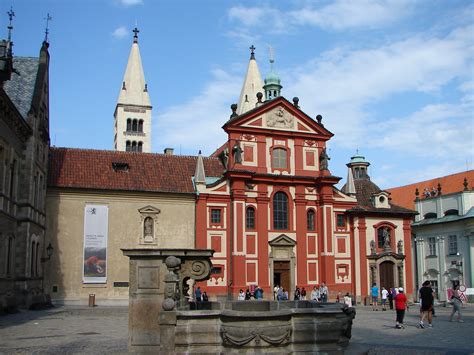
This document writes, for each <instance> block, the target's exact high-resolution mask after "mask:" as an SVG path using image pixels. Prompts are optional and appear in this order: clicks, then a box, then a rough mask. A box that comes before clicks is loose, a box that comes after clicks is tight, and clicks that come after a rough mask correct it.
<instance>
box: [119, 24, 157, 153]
mask: <svg viewBox="0 0 474 355" xmlns="http://www.w3.org/2000/svg"><path fill="white" fill-rule="evenodd" d="M133 32H134V36H133V43H132V48H131V50H130V55H129V56H128V63H127V68H126V69H125V74H124V76H123V81H122V85H121V87H120V93H119V97H118V100H117V106H116V108H115V113H114V117H115V139H114V144H115V149H116V150H121V151H133V152H151V110H152V106H151V102H150V96H149V95H148V87H147V84H146V82H145V75H144V74H143V67H142V60H141V57H140V49H139V47H138V32H139V30H138V29H137V28H136V27H135V29H134V30H133Z"/></svg>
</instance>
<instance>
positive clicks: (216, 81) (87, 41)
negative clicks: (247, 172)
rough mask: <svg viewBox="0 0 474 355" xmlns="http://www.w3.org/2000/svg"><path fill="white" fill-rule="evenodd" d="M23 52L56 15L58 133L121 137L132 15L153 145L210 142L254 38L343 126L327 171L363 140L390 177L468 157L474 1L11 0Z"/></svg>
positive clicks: (390, 180) (441, 169)
mask: <svg viewBox="0 0 474 355" xmlns="http://www.w3.org/2000/svg"><path fill="white" fill-rule="evenodd" d="M10 6H13V9H14V11H15V13H16V17H15V18H14V23H13V25H14V31H13V40H14V43H15V47H14V54H15V55H18V56H37V55H38V51H39V48H40V45H41V41H42V40H43V37H44V26H45V20H44V18H45V17H46V13H48V12H49V13H50V14H51V15H52V17H53V20H52V22H51V25H50V37H49V39H50V44H51V46H50V54H51V64H50V105H51V107H50V129H51V143H52V144H53V145H56V146H65V147H80V148H94V149H113V135H114V128H113V127H114V126H113V124H114V120H113V113H114V109H115V105H116V101H117V97H118V94H119V89H120V87H121V82H122V78H123V74H124V71H125V66H126V63H127V59H128V54H129V51H130V46H131V43H132V35H133V34H132V33H131V30H132V29H133V27H134V26H135V21H137V23H138V27H139V29H140V34H139V44H140V51H141V56H142V62H143V65H144V71H145V78H146V81H147V82H148V88H149V93H150V98H151V101H152V104H153V151H154V152H162V151H163V148H165V147H173V148H175V152H176V153H177V154H179V153H181V154H186V155H195V154H196V153H197V151H198V150H199V149H202V151H203V153H205V154H210V153H212V151H213V150H214V149H215V148H217V147H218V146H220V145H221V144H222V143H223V142H224V141H225V139H226V136H225V133H224V132H223V130H222V129H221V126H222V125H223V124H224V123H225V121H226V120H227V119H228V118H229V115H230V113H231V110H230V108H229V106H230V105H231V104H232V103H235V102H237V100H238V96H239V94H240V89H241V85H242V82H243V76H244V73H245V71H246V67H247V64H248V59H249V50H248V47H249V46H250V45H251V44H254V45H255V46H256V47H257V50H256V57H257V61H258V64H259V67H260V71H261V72H262V75H265V73H267V72H268V70H269V64H268V46H269V45H271V46H272V47H273V48H274V49H275V57H276V62H275V69H276V71H277V72H278V73H279V75H280V77H281V80H282V85H283V90H282V95H283V96H285V97H286V98H288V99H289V100H290V101H291V98H292V97H293V96H298V97H299V98H300V106H301V108H302V110H303V111H305V112H306V113H307V114H308V115H310V116H311V117H315V116H316V115H317V114H321V115H322V116H323V123H324V124H325V127H326V128H328V129H329V130H330V131H332V132H333V133H334V134H335V136H334V137H333V139H332V140H331V141H330V142H329V144H328V146H329V148H330V155H331V161H330V165H329V167H330V170H331V172H332V173H333V174H334V175H337V176H341V177H343V180H345V177H346V169H347V168H346V166H345V164H346V163H347V162H348V161H349V159H350V157H351V156H352V155H353V154H354V153H355V152H356V149H358V150H359V152H360V153H361V154H363V155H365V157H366V158H367V160H368V161H370V162H371V168H370V171H369V172H370V175H371V177H372V180H373V181H374V182H376V183H377V184H379V186H380V187H382V188H389V187H395V186H400V185H405V184H409V183H413V182H416V181H420V180H425V179H430V178H434V177H438V176H443V175H447V174H451V173H456V172H460V171H464V170H466V169H467V168H468V169H473V164H474V162H473V156H474V137H473V128H474V116H473V112H474V110H473V97H474V64H473V63H474V61H473V59H474V58H473V57H474V5H473V4H472V2H471V1H457V0H450V1H448V0H445V1H436V0H434V1H405V0H393V1H392V0H386V1H375V0H355V1H332V2H329V1H309V0H306V1H303V0H301V1H300V0H295V1H278V2H275V1H258V0H255V1H239V2H237V1H210V0H200V1H152V0H81V1H76V0H41V1H34V0H29V1H27V0H4V1H2V2H1V3H0V13H1V14H3V15H1V18H0V26H1V28H3V30H2V31H3V35H2V37H6V33H7V32H6V26H7V24H8V18H7V15H6V12H7V11H8V10H9V9H10Z"/></svg>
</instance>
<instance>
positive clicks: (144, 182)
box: [48, 148, 223, 193]
mask: <svg viewBox="0 0 474 355" xmlns="http://www.w3.org/2000/svg"><path fill="white" fill-rule="evenodd" d="M196 161H197V157H196V156H181V155H166V154H154V153H135V152H119V151H110V150H91V149H75V148H51V149H50V155H49V171H48V186H49V187H71V188H84V189H101V190H102V189H105V190H126V191H155V192H158V191H160V192H174V193H193V192H194V188H193V183H192V177H193V176H194V172H195V170H196ZM112 163H125V164H128V170H126V171H125V170H123V171H120V170H117V171H116V170H114V168H113V167H112ZM204 169H205V171H206V176H216V177H217V176H221V175H222V174H223V167H222V165H221V163H220V162H219V160H218V159H217V158H204Z"/></svg>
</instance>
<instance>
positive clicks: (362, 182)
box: [342, 179, 416, 214]
mask: <svg viewBox="0 0 474 355" xmlns="http://www.w3.org/2000/svg"><path fill="white" fill-rule="evenodd" d="M354 185H355V189H356V199H357V206H355V207H354V208H352V210H353V211H366V212H377V213H384V214H387V213H388V214H393V213H394V214H415V213H416V212H415V211H414V210H413V208H411V209H407V208H404V207H400V206H399V205H398V204H397V203H394V201H393V200H392V201H390V208H376V207H374V205H373V203H372V195H373V194H377V193H379V192H381V191H382V190H381V189H380V188H379V187H378V186H377V185H375V184H374V183H373V182H372V181H370V180H366V179H355V180H354ZM345 186H346V185H344V187H343V188H342V190H343V191H344V188H345Z"/></svg>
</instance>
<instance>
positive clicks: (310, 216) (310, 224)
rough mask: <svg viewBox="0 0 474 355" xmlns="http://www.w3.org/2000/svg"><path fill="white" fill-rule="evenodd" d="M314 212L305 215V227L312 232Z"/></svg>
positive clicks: (309, 211) (310, 211)
mask: <svg viewBox="0 0 474 355" xmlns="http://www.w3.org/2000/svg"><path fill="white" fill-rule="evenodd" d="M314 215H315V214H314V210H308V213H307V215H306V225H307V228H308V230H309V231H314Z"/></svg>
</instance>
